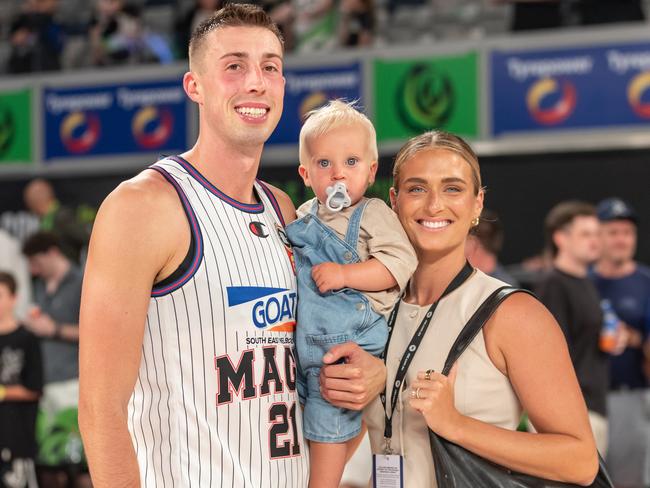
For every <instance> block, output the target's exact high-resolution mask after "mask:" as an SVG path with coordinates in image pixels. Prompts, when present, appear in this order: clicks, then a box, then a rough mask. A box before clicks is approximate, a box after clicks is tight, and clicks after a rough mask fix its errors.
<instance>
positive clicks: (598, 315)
mask: <svg viewBox="0 0 650 488" xmlns="http://www.w3.org/2000/svg"><path fill="white" fill-rule="evenodd" d="M536 292H537V295H538V296H539V299H540V300H541V301H542V303H543V304H544V305H546V307H547V308H548V309H549V310H550V311H551V313H552V314H553V316H554V317H555V320H557V321H558V323H559V324H560V327H562V331H563V332H564V336H565V337H566V341H567V344H568V346H569V353H570V355H571V361H572V362H573V367H574V368H575V370H576V375H577V376H578V382H579V383H580V389H581V390H582V394H583V396H584V398H585V402H586V403H587V408H588V409H589V410H593V411H594V412H597V413H599V414H601V415H603V416H604V415H606V395H607V388H608V385H609V371H608V368H609V363H608V357H607V355H606V354H605V353H603V352H602V351H601V350H600V349H599V346H598V342H599V338H600V331H601V328H602V323H603V313H602V311H601V309H600V298H599V295H598V291H597V290H596V287H595V286H594V284H593V283H592V282H591V281H590V280H589V279H588V278H586V277H585V278H580V277H577V276H572V275H570V274H567V273H564V272H562V271H560V270H559V269H553V270H552V271H551V272H550V273H549V274H548V275H546V276H545V277H544V278H543V279H542V280H541V281H540V283H539V285H538V287H537V290H536Z"/></svg>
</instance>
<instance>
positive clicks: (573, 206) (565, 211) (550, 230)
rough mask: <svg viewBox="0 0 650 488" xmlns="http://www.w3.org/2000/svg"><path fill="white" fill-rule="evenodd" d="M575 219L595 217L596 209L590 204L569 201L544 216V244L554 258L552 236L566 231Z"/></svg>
mask: <svg viewBox="0 0 650 488" xmlns="http://www.w3.org/2000/svg"><path fill="white" fill-rule="evenodd" d="M576 217H596V207H594V206H593V205H592V204H591V203H587V202H581V201H579V200H570V201H567V202H561V203H558V204H557V205H556V206H555V207H553V208H552V209H551V211H550V212H549V213H548V215H546V219H545V220H544V230H545V234H546V243H547V245H548V247H549V249H550V250H551V252H552V254H553V256H554V257H555V256H557V252H558V249H557V246H556V245H555V242H554V241H553V234H555V233H556V232H557V231H559V230H564V229H566V228H567V227H568V226H569V225H571V224H572V223H573V220H574V219H575V218H576Z"/></svg>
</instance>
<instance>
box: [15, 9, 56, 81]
mask: <svg viewBox="0 0 650 488" xmlns="http://www.w3.org/2000/svg"><path fill="white" fill-rule="evenodd" d="M57 7H58V0H26V1H25V2H24V4H23V12H22V13H21V14H20V15H18V17H17V18H15V19H14V21H13V22H12V23H11V28H10V34H9V42H10V44H11V53H10V55H9V60H8V63H7V71H8V72H9V73H30V72H33V71H52V70H58V69H60V68H61V64H60V57H61V52H62V51H63V45H64V33H63V29H62V27H61V25H60V24H59V23H58V22H57V21H56V20H55V18H54V16H55V14H56V10H57Z"/></svg>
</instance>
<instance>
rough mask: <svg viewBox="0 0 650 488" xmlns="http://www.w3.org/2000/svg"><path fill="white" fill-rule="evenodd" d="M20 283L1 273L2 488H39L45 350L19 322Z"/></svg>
mask: <svg viewBox="0 0 650 488" xmlns="http://www.w3.org/2000/svg"><path fill="white" fill-rule="evenodd" d="M15 307H16V280H15V279H14V277H13V276H12V275H11V274H10V273H5V272H3V271H0V452H1V453H2V457H1V459H0V487H12V488H13V487H16V488H36V487H37V486H38V485H37V482H36V471H35V469H34V458H35V457H36V434H35V430H36V410H37V408H38V399H39V397H40V396H41V389H42V387H43V366H42V364H41V348H40V344H39V343H38V339H37V338H36V336H34V334H32V333H31V332H29V331H28V330H27V329H25V328H24V327H22V326H21V324H20V323H19V322H18V320H17V319H16V315H15V313H14V312H15Z"/></svg>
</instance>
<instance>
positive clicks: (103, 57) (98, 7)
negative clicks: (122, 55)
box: [88, 0, 124, 66]
mask: <svg viewBox="0 0 650 488" xmlns="http://www.w3.org/2000/svg"><path fill="white" fill-rule="evenodd" d="M122 7H124V2H123V1H122V0H95V13H94V14H93V17H92V19H91V21H90V28H89V30H88V34H89V40H90V49H91V62H92V64H93V65H95V66H103V65H105V64H109V60H108V53H107V44H108V40H109V39H110V38H111V36H112V35H113V34H115V32H117V17H118V15H119V13H120V12H121V11H122Z"/></svg>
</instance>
